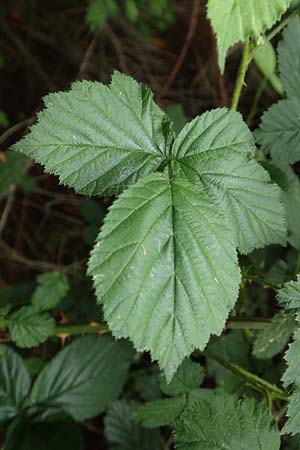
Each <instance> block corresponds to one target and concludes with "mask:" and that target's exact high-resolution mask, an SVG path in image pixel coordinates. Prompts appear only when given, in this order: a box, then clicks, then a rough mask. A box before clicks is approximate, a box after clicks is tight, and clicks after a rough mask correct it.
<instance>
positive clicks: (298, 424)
mask: <svg viewBox="0 0 300 450" xmlns="http://www.w3.org/2000/svg"><path fill="white" fill-rule="evenodd" d="M286 415H287V416H288V420H287V422H286V424H285V425H284V427H283V429H282V430H281V433H282V434H291V435H292V436H293V435H295V434H299V433H300V389H296V391H295V392H294V393H293V394H292V395H291V396H290V398H289V405H288V410H287V413H286Z"/></svg>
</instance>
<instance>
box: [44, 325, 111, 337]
mask: <svg viewBox="0 0 300 450" xmlns="http://www.w3.org/2000/svg"><path fill="white" fill-rule="evenodd" d="M107 332H108V328H107V325H106V323H95V324H72V325H68V324H66V325H58V326H57V327H56V328H55V330H54V333H53V335H54V336H61V335H63V334H68V335H76V334H91V333H95V334H98V333H107Z"/></svg>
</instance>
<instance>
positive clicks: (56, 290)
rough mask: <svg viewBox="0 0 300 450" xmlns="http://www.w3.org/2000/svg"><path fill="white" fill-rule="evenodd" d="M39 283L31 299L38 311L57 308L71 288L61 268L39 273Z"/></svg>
mask: <svg viewBox="0 0 300 450" xmlns="http://www.w3.org/2000/svg"><path fill="white" fill-rule="evenodd" d="M37 283H38V286H37V288H36V290H35V291H34V293H33V296H32V299H31V303H32V305H33V306H34V307H35V309H36V310H37V311H44V310H47V309H52V308H55V307H56V306H57V305H58V304H59V302H60V301H61V300H62V299H63V298H64V297H65V295H66V294H67V292H68V290H69V283H68V279H67V277H66V276H65V274H64V273H63V272H60V271H59V270H54V271H53V272H46V273H43V274H42V275H39V276H38V277H37Z"/></svg>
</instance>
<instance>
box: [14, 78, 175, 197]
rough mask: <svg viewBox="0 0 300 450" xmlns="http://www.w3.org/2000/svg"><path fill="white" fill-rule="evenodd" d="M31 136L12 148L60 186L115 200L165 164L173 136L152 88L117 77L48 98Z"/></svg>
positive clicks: (73, 88)
mask: <svg viewBox="0 0 300 450" xmlns="http://www.w3.org/2000/svg"><path fill="white" fill-rule="evenodd" d="M45 106H46V108H45V109H44V111H43V112H41V113H40V114H39V115H38V119H39V121H38V123H37V124H36V125H35V126H33V127H32V128H31V133H30V134H28V135H27V136H26V137H25V138H24V139H23V140H21V141H20V142H18V143H17V144H16V145H15V146H13V149H14V150H18V151H20V152H23V153H25V154H26V155H27V156H29V157H32V158H33V159H34V160H35V161H37V162H39V163H41V164H43V165H44V166H45V169H46V171H47V172H49V173H54V174H56V175H58V176H59V178H60V181H61V183H63V184H66V185H68V186H71V187H74V189H75V190H76V192H79V193H82V194H87V195H112V194H115V193H117V192H120V191H122V190H123V188H125V187H127V186H128V185H129V184H131V183H135V182H136V180H137V179H138V178H140V177H143V176H145V175H147V174H149V173H151V172H153V171H155V170H157V169H158V167H159V166H160V165H161V164H162V162H163V161H165V160H166V158H167V155H168V153H169V148H170V144H171V141H172V139H173V132H172V131H171V123H170V121H169V119H168V118H167V116H166V115H165V114H164V113H163V112H162V111H161V110H160V109H159V107H158V106H157V105H156V104H155V103H154V101H153V94H152V92H151V90H150V89H149V88H148V87H145V86H143V85H141V84H138V83H137V82H136V81H135V80H133V79H132V78H130V77H127V76H125V75H122V74H120V73H119V72H114V75H113V77H112V81H111V84H110V85H109V86H104V85H102V84H101V83H98V82H91V81H82V82H77V83H75V84H73V86H72V89H71V90H70V91H68V92H60V93H55V94H50V95H48V96H46V97H45Z"/></svg>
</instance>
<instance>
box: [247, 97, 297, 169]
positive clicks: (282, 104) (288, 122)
mask: <svg viewBox="0 0 300 450" xmlns="http://www.w3.org/2000/svg"><path fill="white" fill-rule="evenodd" d="M299 114H300V102H299V100H298V99H296V98H291V99H288V100H281V101H279V102H278V103H275V105H272V106H271V107H270V108H269V109H268V110H267V111H266V112H265V113H264V114H263V116H262V120H261V124H260V127H259V129H258V130H256V133H255V136H256V139H257V142H258V143H259V144H260V145H261V146H262V148H263V150H264V151H265V152H267V153H271V156H272V158H273V159H274V160H276V161H278V162H280V163H290V164H293V163H294V162H296V161H299V160H300V123H299Z"/></svg>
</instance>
